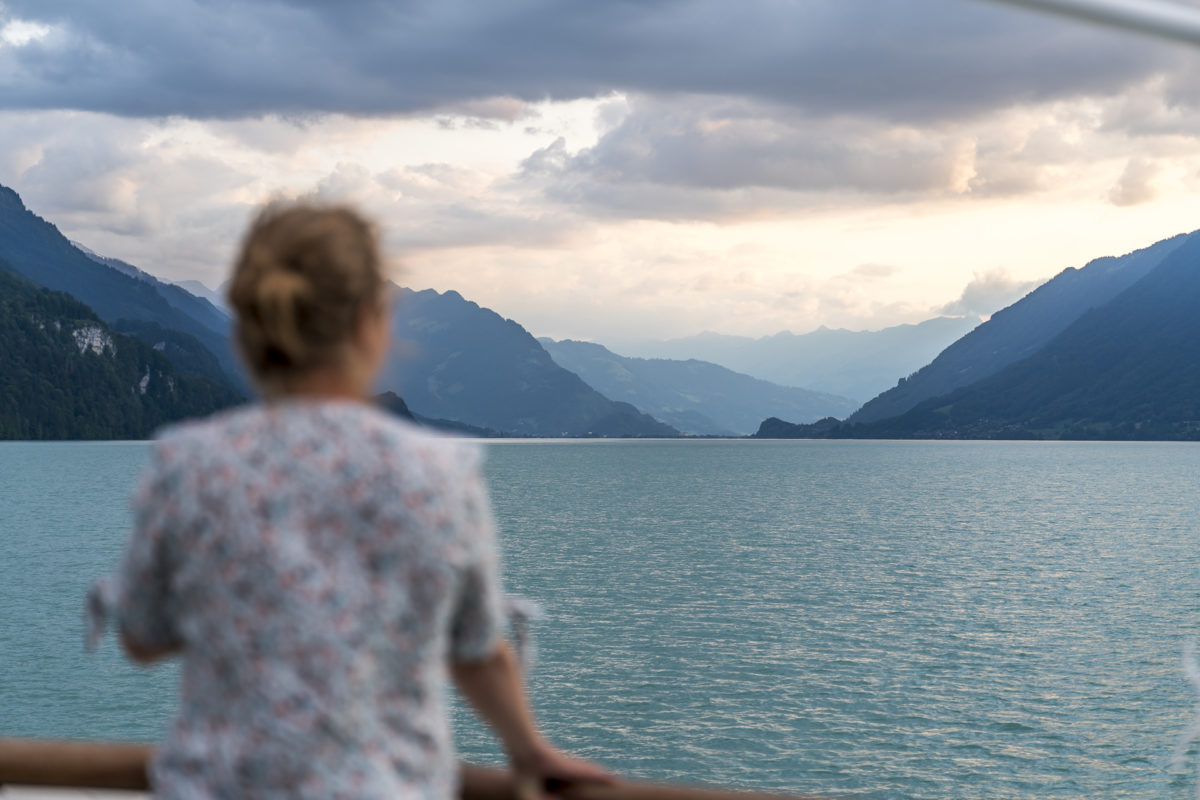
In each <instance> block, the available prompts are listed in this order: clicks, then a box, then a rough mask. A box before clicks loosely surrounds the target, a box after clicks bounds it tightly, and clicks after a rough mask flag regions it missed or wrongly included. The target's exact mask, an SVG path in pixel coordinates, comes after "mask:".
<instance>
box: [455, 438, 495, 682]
mask: <svg viewBox="0 0 1200 800" xmlns="http://www.w3.org/2000/svg"><path fill="white" fill-rule="evenodd" d="M464 450H466V451H467V453H466V455H465V456H464V460H465V462H466V466H465V469H464V470H463V473H462V475H461V477H460V479H459V480H460V486H459V489H460V492H461V493H460V494H459V508H458V509H457V511H458V514H457V515H456V516H457V517H458V519H459V531H458V534H459V535H460V536H461V537H462V542H463V545H464V551H465V553H466V559H465V560H464V562H463V564H462V565H461V568H460V569H461V572H460V575H459V581H458V597H457V598H456V603H455V609H454V617H453V619H452V621H451V627H450V655H451V657H452V658H453V659H454V660H455V661H479V660H482V659H484V658H487V657H488V656H489V655H491V654H492V653H493V652H494V651H495V649H496V646H497V644H498V643H499V641H500V638H501V636H502V634H503V632H504V622H505V617H504V606H503V601H502V593H501V589H500V573H499V570H500V568H499V559H498V556H497V548H496V524H495V521H494V518H493V516H492V507H491V500H490V499H489V497H488V492H487V487H486V486H485V485H484V482H483V476H482V474H481V473H480V469H479V456H478V451H477V450H476V449H475V448H473V447H471V448H469V449H468V448H464Z"/></svg>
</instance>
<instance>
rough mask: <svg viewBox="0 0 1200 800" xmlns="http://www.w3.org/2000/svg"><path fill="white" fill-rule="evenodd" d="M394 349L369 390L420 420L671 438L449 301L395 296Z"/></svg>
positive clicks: (532, 346)
mask: <svg viewBox="0 0 1200 800" xmlns="http://www.w3.org/2000/svg"><path fill="white" fill-rule="evenodd" d="M397 292H398V295H399V310H398V313H397V315H396V323H395V335H396V339H397V340H399V341H400V342H401V343H402V344H401V346H400V347H398V348H397V352H396V353H394V354H393V355H392V356H391V357H390V358H389V360H388V363H387V364H386V365H385V367H384V370H383V373H382V375H381V376H380V380H379V381H378V382H377V388H378V391H380V392H385V391H392V392H395V393H397V394H399V395H401V396H403V397H404V399H405V400H406V401H407V403H408V406H409V408H411V409H412V411H413V412H414V413H415V414H417V415H419V416H422V417H428V418H434V419H444V420H450V421H456V422H464V423H467V424H469V425H474V426H479V427H483V428H491V429H493V430H496V431H502V432H504V433H509V434H517V435H524V436H588V435H592V436H678V435H679V431H677V430H676V429H674V428H672V427H671V426H670V425H667V424H665V423H662V422H659V421H658V420H656V419H654V418H653V417H650V416H648V415H646V414H643V413H642V412H640V411H639V410H638V409H636V408H634V407H633V406H632V405H630V404H628V403H620V402H614V401H612V400H609V399H608V398H607V397H605V396H604V395H602V394H600V392H597V391H596V390H595V389H593V388H592V387H591V386H588V385H587V384H586V383H584V381H583V380H582V379H581V378H580V377H579V376H578V375H576V374H574V373H573V372H569V371H567V370H565V369H563V368H562V367H560V366H559V365H557V364H555V363H554V360H553V359H551V358H550V355H549V354H548V353H547V352H546V350H545V349H544V348H543V347H542V346H541V345H540V344H539V343H538V341H537V339H535V338H533V336H532V335H530V334H529V332H528V331H526V330H525V329H524V328H522V327H521V326H520V325H518V324H517V323H516V322H513V321H512V320H507V319H504V318H503V317H501V316H500V315H499V314H497V313H496V312H494V311H491V310H489V309H486V308H481V307H480V306H479V305H477V304H476V303H472V302H470V301H468V300H465V299H463V297H462V295H460V294H459V293H458V292H453V291H449V292H446V293H444V294H439V293H438V292H435V291H433V290H431V289H427V290H425V291H420V292H414V291H412V290H409V289H400V288H399V287H397Z"/></svg>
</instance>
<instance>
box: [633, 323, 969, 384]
mask: <svg viewBox="0 0 1200 800" xmlns="http://www.w3.org/2000/svg"><path fill="white" fill-rule="evenodd" d="M978 324H979V318H978V317H937V318H935V319H930V320H926V321H925V322H922V323H920V324H919V325H897V326H894V327H891V328H884V329H882V330H878V331H847V330H831V329H829V328H824V327H822V328H819V329H817V330H815V331H813V332H811V333H804V334H794V333H789V332H786V331H785V332H783V333H778V334H775V335H774V336H766V337H763V338H761V339H751V338H748V337H744V336H725V335H722V334H717V333H702V334H699V335H698V336H691V337H687V338H684V339H670V340H667V341H661V342H647V341H641V342H628V343H620V344H619V345H618V344H617V343H612V344H613V346H618V349H620V350H621V352H622V353H625V354H627V355H630V356H639V357H643V358H672V359H689V358H698V359H701V360H703V361H709V362H712V363H714V364H720V365H721V366H723V367H726V368H728V369H731V370H733V371H734V372H740V373H742V374H744V375H751V376H753V377H755V378H760V379H762V380H765V381H770V382H772V383H776V384H780V385H782V386H796V387H804V388H806V389H808V390H810V391H820V392H827V393H829V394H834V395H839V396H841V397H850V398H853V399H854V400H856V401H857V402H859V403H861V402H863V401H864V400H867V399H869V398H871V397H874V396H875V395H877V394H879V393H880V392H882V391H884V390H885V389H887V388H888V387H889V386H893V385H895V383H896V379H897V378H899V377H900V376H901V375H907V374H909V373H910V372H912V371H913V370H915V369H917V368H918V367H920V366H922V365H923V364H928V363H929V361H930V359H932V358H933V357H934V356H936V355H937V354H938V353H939V352H941V351H942V349H943V348H944V347H945V346H946V345H948V344H950V343H951V342H953V341H954V340H955V339H957V338H958V337H960V336H962V335H963V334H964V333H966V332H967V331H969V330H971V329H972V328H974V327H975V326H976V325H978Z"/></svg>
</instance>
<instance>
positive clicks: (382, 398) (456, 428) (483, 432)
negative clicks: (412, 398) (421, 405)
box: [373, 392, 502, 439]
mask: <svg viewBox="0 0 1200 800" xmlns="http://www.w3.org/2000/svg"><path fill="white" fill-rule="evenodd" d="M373 399H374V400H375V404H376V405H378V406H379V407H380V408H382V409H384V410H385V411H389V412H391V413H392V414H395V415H396V416H397V417H400V418H401V419H406V420H408V421H409V422H415V423H417V424H418V425H424V426H426V427H428V428H436V429H437V430H440V431H443V432H445V433H454V434H458V435H459V436H473V437H475V438H477V439H494V438H496V437H498V436H501V435H502V434H500V433H499V432H497V431H494V430H491V429H490V428H478V427H476V426H474V425H468V424H466V423H465V422H452V421H450V420H446V419H427V418H425V417H421V416H418V415H416V414H414V413H413V412H412V410H411V409H410V408H409V407H408V403H406V402H404V398H403V397H400V396H399V395H398V394H396V393H395V392H384V393H383V394H380V395H376V396H375V397H374V398H373Z"/></svg>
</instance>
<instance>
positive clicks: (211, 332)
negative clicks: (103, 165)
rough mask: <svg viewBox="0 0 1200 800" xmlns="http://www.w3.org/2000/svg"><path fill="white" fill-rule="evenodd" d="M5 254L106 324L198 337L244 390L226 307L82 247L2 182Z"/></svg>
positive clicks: (0, 245) (1, 246)
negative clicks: (146, 325) (147, 325)
mask: <svg viewBox="0 0 1200 800" xmlns="http://www.w3.org/2000/svg"><path fill="white" fill-rule="evenodd" d="M0 259H3V260H4V261H6V262H7V263H8V264H9V265H10V266H11V267H13V268H14V269H15V270H16V271H17V272H18V273H20V274H22V275H24V276H25V277H26V278H28V279H29V280H31V281H33V282H34V283H36V284H38V285H39V286H44V287H46V288H48V289H55V290H57V291H61V292H66V293H68V294H70V295H71V296H72V297H74V298H75V299H76V300H79V301H80V302H82V303H84V304H85V305H87V306H89V307H90V308H91V309H92V310H93V311H94V312H95V313H96V314H98V315H99V317H100V319H102V320H104V321H105V322H106V323H110V324H112V323H115V322H116V321H117V320H122V319H125V320H135V321H142V322H152V323H155V324H156V325H159V326H161V327H162V328H164V329H168V330H174V331H180V332H183V333H186V334H188V335H190V336H192V337H194V338H195V339H196V340H197V341H199V342H200V343H201V344H202V345H203V346H204V347H205V348H207V349H208V350H209V351H210V352H211V353H212V354H213V356H215V357H216V359H217V361H218V362H219V363H220V364H221V368H222V371H223V372H224V373H225V376H226V379H227V380H228V381H229V382H230V383H231V384H232V385H233V386H235V387H236V388H238V389H244V388H245V382H244V378H243V377H242V373H241V369H240V367H239V366H238V363H237V359H236V358H235V356H234V354H233V348H232V347H231V345H230V341H229V335H228V328H229V318H228V317H227V316H225V315H224V314H223V313H222V312H221V311H220V310H218V309H217V308H216V307H214V306H213V305H212V304H211V303H209V302H208V301H206V300H202V299H200V298H197V297H194V296H193V295H190V294H188V293H187V292H186V291H184V290H183V289H181V288H180V287H178V286H174V285H172V284H169V283H165V282H163V281H159V280H158V279H157V278H154V277H153V276H152V275H149V274H148V273H145V272H142V271H141V270H138V269H137V268H135V267H132V266H130V265H128V264H125V263H124V262H120V261H116V260H115V259H106V258H104V257H103V256H98V255H96V254H95V253H90V251H84V250H81V249H79V248H78V247H76V246H75V245H73V244H72V243H71V242H70V241H68V240H67V238H66V237H64V236H63V235H62V234H61V233H60V232H59V231H58V229H57V228H56V227H54V225H52V224H50V223H49V222H47V221H46V220H44V219H42V218H41V217H38V216H36V215H35V214H33V213H32V212H30V211H29V210H28V209H26V208H25V205H24V203H22V202H21V198H20V197H19V196H18V195H17V193H16V192H14V191H13V190H12V189H9V188H7V187H4V186H0Z"/></svg>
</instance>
